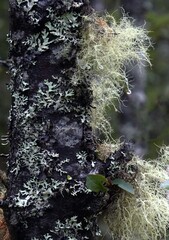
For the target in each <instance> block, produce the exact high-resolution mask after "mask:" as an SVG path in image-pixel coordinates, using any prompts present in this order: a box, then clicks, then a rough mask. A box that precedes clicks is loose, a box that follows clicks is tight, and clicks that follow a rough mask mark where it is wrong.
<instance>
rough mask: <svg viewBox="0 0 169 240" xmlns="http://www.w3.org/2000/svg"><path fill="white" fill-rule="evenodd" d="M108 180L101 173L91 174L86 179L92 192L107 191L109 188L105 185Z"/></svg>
mask: <svg viewBox="0 0 169 240" xmlns="http://www.w3.org/2000/svg"><path fill="white" fill-rule="evenodd" d="M107 184H108V180H107V179H106V178H105V177H104V176H103V175H101V174H90V175H88V176H87V179H86V186H87V188H88V189H90V190H91V191H92V192H96V193H98V192H107V190H108V188H107V187H106V186H105V185H107Z"/></svg>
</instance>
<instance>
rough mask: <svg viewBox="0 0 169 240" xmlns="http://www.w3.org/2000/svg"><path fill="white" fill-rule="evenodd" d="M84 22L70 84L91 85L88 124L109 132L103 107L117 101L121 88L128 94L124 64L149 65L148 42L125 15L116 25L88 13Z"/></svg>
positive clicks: (112, 21) (111, 19)
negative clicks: (75, 67) (89, 118)
mask: <svg viewBox="0 0 169 240" xmlns="http://www.w3.org/2000/svg"><path fill="white" fill-rule="evenodd" d="M84 22H85V23H86V25H87V26H86V29H85V30H84V31H83V33H82V40H81V42H80V43H81V51H80V52H79V53H78V55H77V71H76V72H75V74H74V76H73V77H72V82H73V84H75V85H76V84H77V83H78V82H79V81H82V80H84V81H87V82H90V83H91V88H92V90H93V95H94V103H93V105H94V107H95V108H94V109H93V119H92V125H93V128H94V129H98V130H99V131H100V132H103V133H104V134H106V133H110V132H111V128H110V124H109V121H108V119H106V113H105V112H106V107H108V106H110V105H111V106H112V105H114V104H115V100H118V101H119V99H120V95H121V93H122V89H123V88H125V89H126V91H127V93H130V89H129V83H128V79H127V76H126V73H125V66H126V64H129V63H135V62H136V63H140V64H143V63H145V62H148V63H150V62H149V58H148V54H147V49H148V48H149V46H150V39H149V37H148V36H147V32H146V30H145V29H144V28H143V27H136V26H134V23H133V22H132V21H131V20H130V19H129V18H127V17H125V16H124V17H123V18H122V19H121V20H120V21H119V23H118V22H116V20H115V19H114V18H113V17H112V16H110V15H106V16H105V17H103V18H101V17H98V16H97V15H96V14H92V15H91V16H87V17H86V18H85V19H84ZM114 107H115V105H114ZM115 109H116V107H115Z"/></svg>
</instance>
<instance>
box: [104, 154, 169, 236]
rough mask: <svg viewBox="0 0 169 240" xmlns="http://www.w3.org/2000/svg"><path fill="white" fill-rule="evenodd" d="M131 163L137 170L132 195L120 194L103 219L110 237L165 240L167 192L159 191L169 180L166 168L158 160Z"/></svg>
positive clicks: (168, 223)
mask: <svg viewBox="0 0 169 240" xmlns="http://www.w3.org/2000/svg"><path fill="white" fill-rule="evenodd" d="M168 162H169V158H168ZM133 163H134V164H136V165H137V166H138V169H139V173H138V175H137V177H136V179H135V181H134V183H133V184H134V187H135V194H134V195H131V194H128V193H127V192H121V193H120V195H119V196H118V198H117V199H116V200H115V202H114V203H112V205H111V206H110V207H109V209H108V211H107V212H106V213H105V216H104V219H105V221H106V223H107V224H108V226H109V228H110V231H111V233H112V238H113V239H120V240H135V239H137V240H150V239H152V240H158V239H166V235H167V233H166V230H167V228H168V226H169V203H168V200H167V198H166V191H165V190H164V189H161V188H160V183H161V182H162V181H164V180H166V179H168V174H167V172H166V165H165V166H164V163H162V162H161V161H154V162H148V161H144V160H140V159H138V158H137V157H135V158H134V159H133V162H132V163H131V164H133ZM166 163H167V162H166ZM167 164H168V163H167Z"/></svg>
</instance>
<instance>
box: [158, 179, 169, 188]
mask: <svg viewBox="0 0 169 240" xmlns="http://www.w3.org/2000/svg"><path fill="white" fill-rule="evenodd" d="M160 187H161V188H164V189H167V190H169V179H168V180H166V181H165V182H163V183H161V185H160Z"/></svg>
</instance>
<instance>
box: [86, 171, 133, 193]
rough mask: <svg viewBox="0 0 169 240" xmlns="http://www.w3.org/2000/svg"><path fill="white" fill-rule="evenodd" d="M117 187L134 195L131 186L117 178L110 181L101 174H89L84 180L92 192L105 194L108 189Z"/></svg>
mask: <svg viewBox="0 0 169 240" xmlns="http://www.w3.org/2000/svg"><path fill="white" fill-rule="evenodd" d="M113 185H117V186H118V187H119V188H121V189H123V190H125V191H127V192H128V193H131V194H134V188H133V186H132V185H131V184H130V183H128V182H125V181H124V180H123V179H120V178H117V179H114V180H113V181H111V180H110V179H107V178H106V177H105V176H103V175H101V174H90V175H88V176H87V179H86V186H87V188H88V189H90V190H91V191H92V192H96V193H98V192H107V191H108V189H109V188H110V187H112V186H113Z"/></svg>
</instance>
